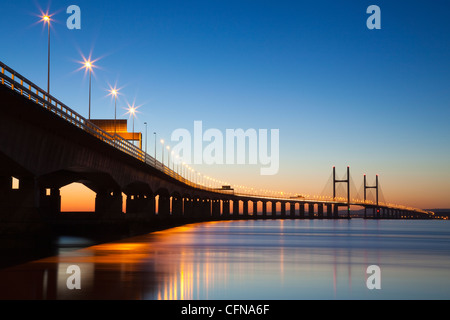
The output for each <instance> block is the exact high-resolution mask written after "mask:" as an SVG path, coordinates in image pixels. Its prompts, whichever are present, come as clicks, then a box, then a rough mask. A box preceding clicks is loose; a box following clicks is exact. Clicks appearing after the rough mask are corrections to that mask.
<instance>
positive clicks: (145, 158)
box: [144, 122, 147, 162]
mask: <svg viewBox="0 0 450 320" xmlns="http://www.w3.org/2000/svg"><path fill="white" fill-rule="evenodd" d="M144 125H145V147H144V148H145V151H144V153H145V154H144V162H146V160H147V122H144Z"/></svg>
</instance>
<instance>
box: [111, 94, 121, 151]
mask: <svg viewBox="0 0 450 320" xmlns="http://www.w3.org/2000/svg"><path fill="white" fill-rule="evenodd" d="M109 93H110V94H111V95H113V96H114V142H116V133H117V95H118V93H119V91H118V90H117V89H116V88H115V87H114V88H111V90H110V91H109Z"/></svg>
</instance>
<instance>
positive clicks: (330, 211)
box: [327, 204, 333, 219]
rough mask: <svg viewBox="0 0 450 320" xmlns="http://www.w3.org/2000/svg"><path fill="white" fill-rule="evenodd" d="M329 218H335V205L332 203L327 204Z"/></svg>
mask: <svg viewBox="0 0 450 320" xmlns="http://www.w3.org/2000/svg"><path fill="white" fill-rule="evenodd" d="M327 218H328V219H332V218H333V206H332V205H331V204H327Z"/></svg>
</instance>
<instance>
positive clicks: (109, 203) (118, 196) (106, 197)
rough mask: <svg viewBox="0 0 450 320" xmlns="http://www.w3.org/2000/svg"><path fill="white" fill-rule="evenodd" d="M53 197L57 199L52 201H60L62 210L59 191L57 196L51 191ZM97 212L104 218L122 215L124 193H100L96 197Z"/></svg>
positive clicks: (116, 191) (118, 191)
mask: <svg viewBox="0 0 450 320" xmlns="http://www.w3.org/2000/svg"><path fill="white" fill-rule="evenodd" d="M44 192H45V191H44ZM53 197H54V198H55V199H54V200H51V201H52V202H53V201H59V208H61V197H60V195H59V190H58V191H57V194H56V190H54V191H53V190H52V191H51V195H50V199H51V198H53ZM57 199H59V200H57ZM95 212H96V213H98V214H99V215H102V216H103V217H115V216H117V215H120V214H122V193H121V192H120V190H115V191H112V192H111V191H100V192H98V193H97V195H96V197H95Z"/></svg>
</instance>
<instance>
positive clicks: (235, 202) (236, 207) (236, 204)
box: [233, 200, 239, 219]
mask: <svg viewBox="0 0 450 320" xmlns="http://www.w3.org/2000/svg"><path fill="white" fill-rule="evenodd" d="M233 218H235V219H238V218H239V200H233Z"/></svg>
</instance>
